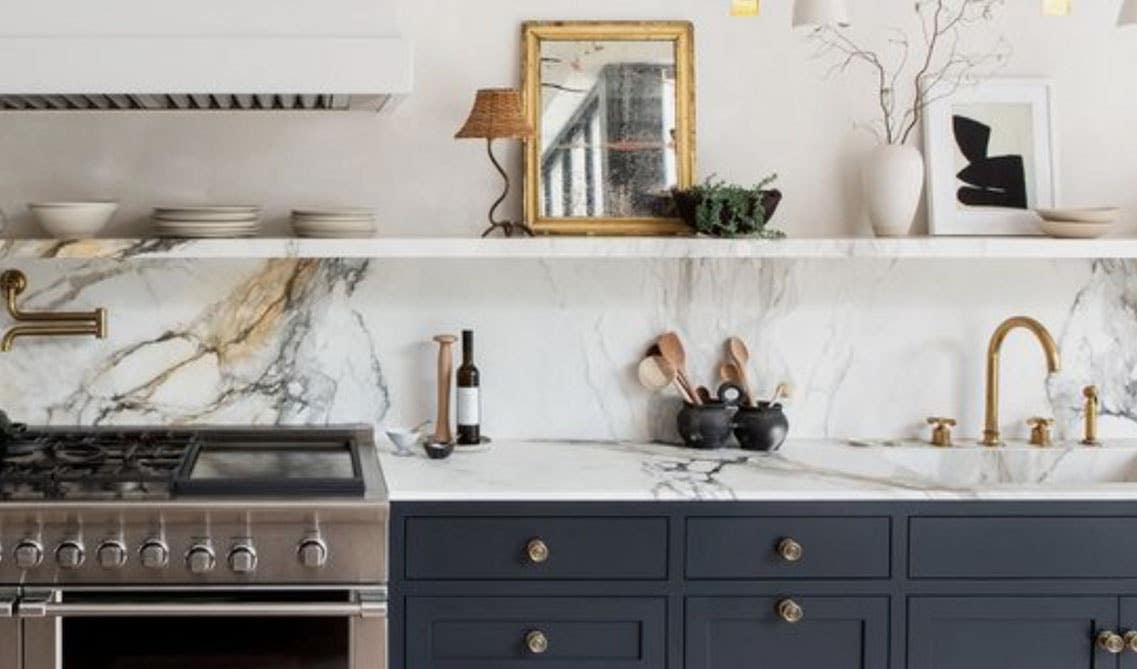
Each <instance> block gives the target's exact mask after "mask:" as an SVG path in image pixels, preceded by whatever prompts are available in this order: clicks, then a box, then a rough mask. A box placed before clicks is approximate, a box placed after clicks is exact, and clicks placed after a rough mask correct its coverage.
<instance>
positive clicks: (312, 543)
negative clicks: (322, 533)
mask: <svg viewBox="0 0 1137 669" xmlns="http://www.w3.org/2000/svg"><path fill="white" fill-rule="evenodd" d="M298 555H299V557H300V564H302V565H304V567H305V568H307V569H320V568H322V567H323V566H324V565H326V564H327V563H328V545H327V544H326V543H324V540H323V539H316V538H312V539H305V540H304V541H302V542H300V550H299V553H298Z"/></svg>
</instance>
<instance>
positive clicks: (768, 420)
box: [734, 402, 790, 453]
mask: <svg viewBox="0 0 1137 669" xmlns="http://www.w3.org/2000/svg"><path fill="white" fill-rule="evenodd" d="M789 431H790V421H789V419H788V418H786V413H785V411H783V410H782V405H781V404H770V403H769V402H760V403H759V404H758V406H754V407H740V408H739V409H738V413H736V414H734V437H735V438H736V439H738V445H739V446H741V447H742V448H743V449H744V450H747V451H763V452H767V453H769V452H773V451H776V450H778V449H779V448H781V447H782V444H784V443H786V437H787V436H788V435H789Z"/></svg>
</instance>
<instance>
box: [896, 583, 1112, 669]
mask: <svg viewBox="0 0 1137 669" xmlns="http://www.w3.org/2000/svg"><path fill="white" fill-rule="evenodd" d="M1117 606H1118V602H1117V599H1116V598H1114V597H916V598H912V599H910V600H909V606H908V666H909V667H913V668H914V669H917V668H918V669H1008V667H1024V668H1026V667H1029V668H1030V669H1103V668H1110V669H1112V668H1114V667H1117V657H1116V656H1113V655H1110V654H1109V653H1107V652H1105V651H1103V650H1100V649H1098V648H1097V645H1096V643H1095V639H1096V637H1097V635H1098V634H1099V633H1101V632H1103V631H1116V630H1117Z"/></svg>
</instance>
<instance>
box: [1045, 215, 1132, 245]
mask: <svg viewBox="0 0 1137 669" xmlns="http://www.w3.org/2000/svg"><path fill="white" fill-rule="evenodd" d="M1034 213H1036V214H1038V217H1039V218H1041V219H1042V221H1041V222H1040V225H1041V227H1042V231H1043V232H1045V233H1046V234H1048V235H1050V236H1051V237H1057V238H1059V239H1094V238H1097V237H1101V236H1103V235H1105V234H1107V233H1108V232H1109V231H1110V228H1112V227H1113V224H1114V222H1115V221H1116V220H1117V217H1118V215H1120V214H1121V210H1120V209H1118V208H1117V207H1086V208H1081V209H1036V210H1035V212H1034Z"/></svg>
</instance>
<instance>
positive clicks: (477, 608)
mask: <svg viewBox="0 0 1137 669" xmlns="http://www.w3.org/2000/svg"><path fill="white" fill-rule="evenodd" d="M665 614H666V600H664V599H659V598H656V599H651V598H642V599H641V598H634V599H631V598H629V599H616V598H579V597H542V598H532V599H529V598H503V597H489V598H486V597H412V598H410V599H408V600H407V609H406V615H407V667H408V668H412V669H426V668H428V667H429V668H430V669H500V668H501V667H503V666H510V667H518V668H523V667H542V666H549V665H554V666H566V667H573V669H590V668H595V669H601V668H603V669H659V668H660V667H663V666H664V665H665V660H664V657H665V654H666V646H665V627H664V621H665V619H666V615H665ZM531 634H540V635H541V636H540V638H541V639H543V640H544V641H545V644H546V648H545V650H544V651H543V652H535V650H533V649H531V648H530V645H529V636H530V635H531Z"/></svg>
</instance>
